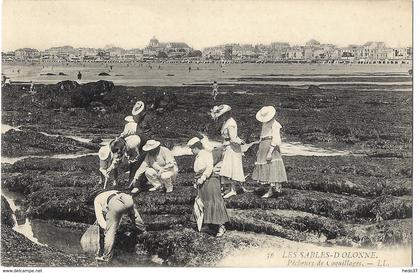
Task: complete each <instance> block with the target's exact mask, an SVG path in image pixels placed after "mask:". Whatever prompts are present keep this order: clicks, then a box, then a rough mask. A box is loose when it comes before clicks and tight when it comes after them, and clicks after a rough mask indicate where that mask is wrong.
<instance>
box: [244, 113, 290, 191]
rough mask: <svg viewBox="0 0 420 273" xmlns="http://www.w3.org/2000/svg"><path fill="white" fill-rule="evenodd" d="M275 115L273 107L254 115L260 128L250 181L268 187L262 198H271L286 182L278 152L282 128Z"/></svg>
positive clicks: (284, 170)
mask: <svg viewBox="0 0 420 273" xmlns="http://www.w3.org/2000/svg"><path fill="white" fill-rule="evenodd" d="M275 115H276V109H275V108H274V107H273V106H264V107H263V108H261V110H259V111H258V112H257V114H256V119H257V120H258V121H259V122H261V123H262V128H261V134H260V144H259V147H258V152H257V161H256V162H255V168H254V172H253V173H252V179H254V180H256V181H257V183H261V184H263V185H268V186H269V190H268V192H267V193H266V194H264V195H263V198H270V197H272V196H273V195H274V193H275V192H276V191H277V192H281V190H282V183H285V182H287V176H286V169H285V168H284V164H283V159H282V157H281V152H280V144H281V137H280V129H281V128H282V127H281V125H280V123H279V122H278V121H277V120H276V119H275Z"/></svg>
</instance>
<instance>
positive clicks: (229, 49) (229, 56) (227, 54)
mask: <svg viewBox="0 0 420 273" xmlns="http://www.w3.org/2000/svg"><path fill="white" fill-rule="evenodd" d="M232 56H233V46H232V45H225V56H224V57H225V60H232Z"/></svg>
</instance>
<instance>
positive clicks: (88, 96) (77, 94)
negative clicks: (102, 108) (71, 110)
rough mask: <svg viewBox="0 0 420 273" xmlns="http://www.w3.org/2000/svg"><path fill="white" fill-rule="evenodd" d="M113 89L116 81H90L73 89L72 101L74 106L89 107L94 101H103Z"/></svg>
mask: <svg viewBox="0 0 420 273" xmlns="http://www.w3.org/2000/svg"><path fill="white" fill-rule="evenodd" d="M113 89H114V83H113V82H110V81H104V80H100V81H97V82H89V83H86V84H83V85H81V86H80V87H79V88H77V89H75V90H74V91H73V93H72V95H71V103H72V105H73V106H74V107H87V106H89V105H90V103H91V102H92V101H101V100H102V99H103V98H104V97H105V96H106V94H107V93H110V92H111V91H112V90H113Z"/></svg>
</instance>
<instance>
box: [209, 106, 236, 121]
mask: <svg viewBox="0 0 420 273" xmlns="http://www.w3.org/2000/svg"><path fill="white" fill-rule="evenodd" d="M230 110H232V107H230V106H229V105H227V104H222V105H219V106H214V107H213V108H212V109H211V110H210V115H211V116H212V118H213V119H217V118H218V117H220V116H221V115H223V114H224V113H226V112H229V111H230Z"/></svg>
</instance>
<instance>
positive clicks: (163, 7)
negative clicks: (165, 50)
mask: <svg viewBox="0 0 420 273" xmlns="http://www.w3.org/2000/svg"><path fill="white" fill-rule="evenodd" d="M1 22H2V42H1V44H2V50H3V51H8V50H15V49H17V48H22V47H31V48H37V49H40V50H44V49H46V48H49V47H52V46H62V45H72V46H74V47H98V48H99V47H100V48H102V47H105V46H106V45H115V46H120V47H123V48H126V49H129V48H143V47H145V46H146V45H147V44H148V42H149V40H150V38H152V37H153V36H156V37H157V38H158V39H159V41H161V42H186V43H187V44H189V45H190V46H192V47H194V48H195V49H203V48H204V47H207V46H215V45H219V44H224V43H251V44H257V43H263V44H268V43H271V42H289V43H290V44H291V45H299V44H300V45H302V44H304V43H305V42H306V41H308V40H310V39H316V40H318V41H320V42H321V43H332V44H336V45H339V46H346V45H348V44H364V43H365V42H367V41H383V42H385V43H386V44H387V45H388V46H395V47H398V46H411V45H412V3H411V1H409V0H322V1H321V0H293V1H291V0H277V1H275V0H262V1H257V0H230V1H223V0H213V1H211V0H172V1H171V0H150V1H143V0H140V1H134V0H114V1H111V0H90V1H88V0H73V1H70V0H3V3H2V20H1Z"/></svg>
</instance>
